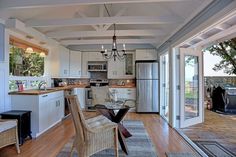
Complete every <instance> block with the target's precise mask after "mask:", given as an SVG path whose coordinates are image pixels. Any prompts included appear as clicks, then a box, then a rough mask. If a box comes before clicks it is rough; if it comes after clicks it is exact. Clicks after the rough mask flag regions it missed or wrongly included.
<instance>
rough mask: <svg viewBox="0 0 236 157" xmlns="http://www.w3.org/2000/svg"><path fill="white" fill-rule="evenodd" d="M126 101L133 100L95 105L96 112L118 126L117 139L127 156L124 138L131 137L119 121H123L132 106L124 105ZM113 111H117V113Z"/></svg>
mask: <svg viewBox="0 0 236 157" xmlns="http://www.w3.org/2000/svg"><path fill="white" fill-rule="evenodd" d="M127 101H133V100H119V101H116V102H114V101H111V102H106V103H104V105H100V104H97V105H95V108H96V110H97V111H98V112H99V113H101V114H102V115H103V116H105V117H107V118H108V119H109V120H111V121H112V122H114V123H117V125H118V139H119V143H120V146H121V149H122V150H123V151H124V152H125V153H126V154H127V155H128V148H127V145H126V142H125V138H128V137H131V136H132V134H131V133H130V132H129V131H128V130H127V129H126V128H125V127H124V126H123V125H122V123H121V121H122V120H123V119H124V117H125V115H126V114H127V113H128V111H129V109H130V108H131V107H133V106H127V105H125V104H126V102H127ZM114 110H118V112H117V113H115V112H114Z"/></svg>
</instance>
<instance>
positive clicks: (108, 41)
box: [60, 39, 159, 45]
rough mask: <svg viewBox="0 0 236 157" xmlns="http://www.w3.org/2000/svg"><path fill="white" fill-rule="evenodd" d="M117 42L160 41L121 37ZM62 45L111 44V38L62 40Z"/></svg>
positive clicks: (145, 42)
mask: <svg viewBox="0 0 236 157" xmlns="http://www.w3.org/2000/svg"><path fill="white" fill-rule="evenodd" d="M116 42H117V44H123V43H124V44H150V43H158V42H159V40H158V39H119V40H117V41H116ZM60 43H61V44H62V45H93V44H111V43H112V40H111V39H100V40H62V41H61V42H60Z"/></svg>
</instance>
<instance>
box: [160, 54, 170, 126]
mask: <svg viewBox="0 0 236 157" xmlns="http://www.w3.org/2000/svg"><path fill="white" fill-rule="evenodd" d="M166 55H168V60H169V52H168V51H166V52H165V53H163V54H161V55H160V116H161V117H163V118H164V119H165V120H166V121H168V122H169V119H170V118H169V116H170V110H169V109H168V110H169V111H168V112H169V115H168V118H167V117H165V116H164V113H163V109H162V106H163V105H164V104H163V103H165V99H164V95H165V92H164V91H163V88H164V87H163V82H164V80H165V79H166V78H165V76H166V73H168V75H169V71H170V68H168V69H169V70H168V71H163V70H164V69H163V68H164V65H163V63H162V62H163V58H164V57H165V56H166ZM165 61H166V60H165ZM165 64H167V63H165ZM168 64H169V61H168ZM168 66H169V65H168ZM164 75H165V76H164ZM169 97H170V93H169V96H168V101H169Z"/></svg>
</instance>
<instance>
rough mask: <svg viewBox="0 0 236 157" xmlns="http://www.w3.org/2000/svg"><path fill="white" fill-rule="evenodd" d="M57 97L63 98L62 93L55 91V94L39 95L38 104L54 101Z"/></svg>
mask: <svg viewBox="0 0 236 157" xmlns="http://www.w3.org/2000/svg"><path fill="white" fill-rule="evenodd" d="M57 97H64V92H63V91H57V92H52V93H47V94H42V95H39V102H45V101H48V100H50V99H54V98H57Z"/></svg>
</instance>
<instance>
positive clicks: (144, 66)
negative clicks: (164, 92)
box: [136, 62, 159, 112]
mask: <svg viewBox="0 0 236 157" xmlns="http://www.w3.org/2000/svg"><path fill="white" fill-rule="evenodd" d="M158 82H159V80H158V63H157V62H137V63H136V85H137V106H136V107H137V108H136V111H137V112H159V105H158V100H159V99H158V97H159V95H158V91H159V89H158Z"/></svg>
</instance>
